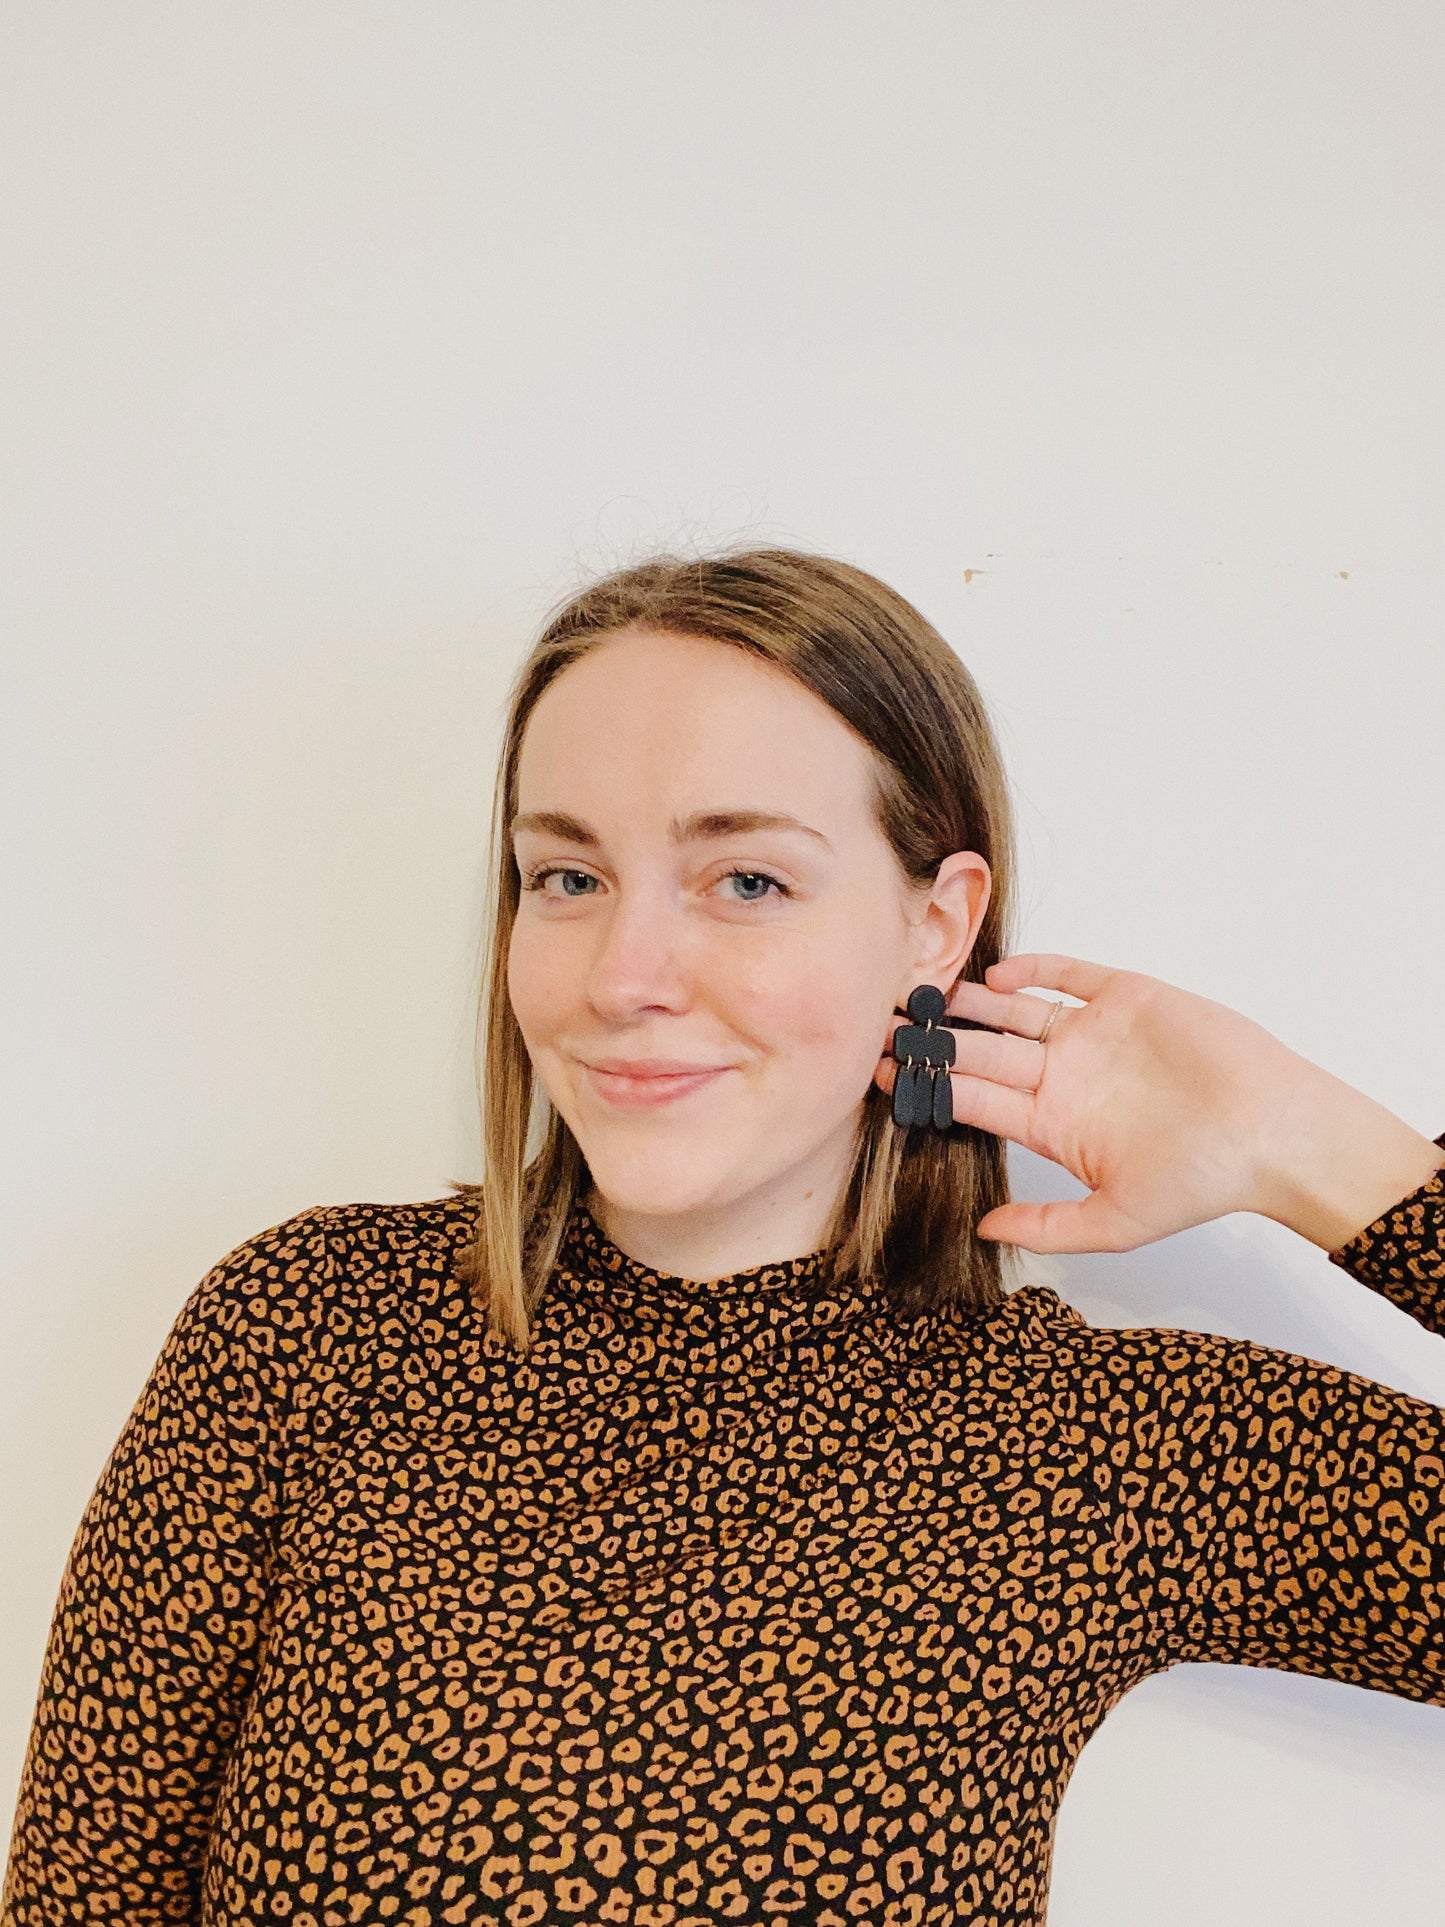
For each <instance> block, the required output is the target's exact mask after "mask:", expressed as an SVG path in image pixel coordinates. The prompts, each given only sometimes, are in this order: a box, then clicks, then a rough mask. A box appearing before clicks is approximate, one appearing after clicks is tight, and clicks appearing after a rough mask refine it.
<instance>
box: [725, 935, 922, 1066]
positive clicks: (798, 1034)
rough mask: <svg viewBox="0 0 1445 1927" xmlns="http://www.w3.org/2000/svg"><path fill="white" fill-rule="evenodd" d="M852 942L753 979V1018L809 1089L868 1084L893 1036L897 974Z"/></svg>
mask: <svg viewBox="0 0 1445 1927" xmlns="http://www.w3.org/2000/svg"><path fill="white" fill-rule="evenodd" d="M871 962H872V959H865V958H860V957H859V956H858V955H857V953H856V951H854V952H850V951H848V950H847V949H846V948H845V947H843V946H839V947H837V948H833V947H829V949H828V950H827V951H826V952H824V953H823V954H817V953H814V954H811V955H809V956H808V957H807V959H806V960H804V959H803V958H801V957H799V958H794V959H791V960H790V961H789V964H788V967H787V968H780V967H778V966H777V965H776V964H775V965H774V967H773V968H771V969H769V970H767V971H766V972H761V973H759V974H758V976H757V977H756V978H755V979H753V981H752V983H751V985H750V986H749V987H748V988H750V991H751V994H750V995H749V996H748V998H747V1002H748V1004H749V1006H750V1023H751V1026H752V1027H753V1028H754V1030H755V1033H756V1034H757V1035H759V1036H760V1037H762V1038H764V1039H765V1040H766V1042H767V1044H768V1047H769V1050H770V1052H771V1054H772V1056H773V1060H774V1062H775V1064H776V1065H777V1066H778V1067H779V1068H780V1069H781V1070H782V1071H783V1072H784V1074H785V1075H787V1076H788V1077H789V1078H790V1079H792V1080H794V1081H795V1083H796V1086H797V1088H798V1090H799V1093H800V1095H801V1094H802V1093H803V1092H804V1091H808V1092H812V1093H814V1094H815V1095H816V1096H818V1097H822V1096H823V1094H824V1093H825V1092H828V1093H836V1092H837V1091H839V1090H845V1091H848V1092H851V1093H852V1094H853V1095H854V1096H855V1097H856V1095H857V1094H858V1093H859V1092H861V1091H863V1090H866V1088H867V1086H868V1084H869V1083H870V1082H871V1080H872V1076H873V1072H874V1069H875V1068H876V1066H877V1063H878V1059H879V1056H880V1055H881V1054H882V1050H883V1046H884V1043H885V1041H886V1038H887V1024H888V1013H889V1011H890V1010H891V1009H892V979H891V977H884V976H883V975H882V974H881V973H876V980H875V973H874V972H873V971H872V970H870V969H869V968H868V965H869V964H871Z"/></svg>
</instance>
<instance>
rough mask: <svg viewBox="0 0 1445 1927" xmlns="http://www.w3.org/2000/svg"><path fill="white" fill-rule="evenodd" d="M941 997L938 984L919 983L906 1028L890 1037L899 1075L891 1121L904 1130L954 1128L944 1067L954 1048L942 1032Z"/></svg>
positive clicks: (910, 1001)
mask: <svg viewBox="0 0 1445 1927" xmlns="http://www.w3.org/2000/svg"><path fill="white" fill-rule="evenodd" d="M944 1001H945V1000H944V995H943V992H942V991H941V990H940V989H939V988H938V986H937V984H920V985H919V986H918V988H917V990H915V991H914V992H913V994H912V996H911V997H910V998H909V999H908V1015H909V1017H910V1018H911V1019H912V1022H911V1023H907V1024H900V1025H899V1026H898V1029H897V1030H896V1031H895V1032H894V1033H893V1055H894V1057H895V1058H896V1059H897V1060H898V1073H897V1076H896V1078H895V1080H894V1084H893V1122H894V1123H895V1124H901V1125H903V1126H904V1127H905V1128H907V1127H909V1126H912V1125H915V1124H923V1125H927V1124H931V1125H932V1126H933V1128H934V1129H935V1130H936V1131H946V1130H948V1129H949V1127H950V1126H951V1125H952V1123H953V1089H952V1086H951V1085H950V1084H949V1081H948V1067H949V1065H950V1064H951V1063H952V1062H953V1060H954V1055H955V1051H956V1046H955V1044H954V1041H953V1032H952V1031H951V1030H945V1029H941V1028H940V1027H939V1021H938V1020H939V1019H940V1018H941V1017H942V1015H943V1011H944Z"/></svg>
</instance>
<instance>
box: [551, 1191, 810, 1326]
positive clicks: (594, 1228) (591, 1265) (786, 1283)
mask: <svg viewBox="0 0 1445 1927" xmlns="http://www.w3.org/2000/svg"><path fill="white" fill-rule="evenodd" d="M558 1260H559V1263H561V1264H564V1265H567V1266H568V1267H569V1269H572V1270H575V1271H577V1272H580V1273H581V1274H582V1275H583V1276H585V1277H588V1278H592V1279H597V1280H599V1281H605V1282H608V1283H611V1284H620V1285H628V1286H631V1287H632V1288H633V1289H634V1290H636V1291H638V1292H640V1293H642V1294H644V1295H646V1296H649V1297H660V1298H670V1299H678V1300H687V1301H688V1302H690V1303H701V1304H710V1303H711V1304H718V1305H727V1304H737V1303H739V1302H741V1301H752V1300H756V1299H759V1298H775V1297H780V1296H781V1297H784V1298H793V1299H797V1298H799V1297H800V1296H801V1297H810V1296H812V1295H813V1294H814V1293H815V1292H816V1291H817V1290H818V1289H819V1288H820V1287H823V1286H826V1285H827V1284H828V1282H829V1281H830V1279H831V1276H832V1269H833V1267H832V1263H831V1258H830V1254H829V1253H828V1252H827V1251H826V1250H819V1251H811V1252H808V1253H807V1254H806V1255H805V1256H804V1257H801V1258H787V1259H783V1260H781V1261H779V1262H777V1263H774V1264H767V1265H755V1266H753V1267H751V1268H750V1269H749V1270H746V1271H732V1272H728V1273H727V1274H726V1275H725V1276H723V1277H721V1278H684V1277H681V1276H679V1275H678V1274H677V1273H675V1272H669V1271H656V1270H654V1269H653V1268H652V1267H651V1266H650V1265H644V1264H643V1263H641V1262H640V1260H638V1259H636V1258H629V1257H628V1255H627V1253H626V1252H625V1251H623V1250H622V1249H621V1248H620V1247H619V1246H618V1245H615V1244H614V1243H613V1242H612V1240H611V1239H610V1238H609V1237H608V1236H607V1233H606V1232H605V1231H604V1230H603V1229H602V1226H601V1225H600V1224H599V1223H598V1221H597V1219H596V1218H595V1217H594V1216H593V1214H592V1212H591V1211H590V1210H589V1209H588V1207H587V1205H586V1204H585V1203H584V1202H583V1201H582V1200H581V1199H580V1198H579V1199H577V1200H576V1201H575V1202H574V1204H573V1206H572V1210H571V1214H570V1216H569V1217H568V1220H567V1228H566V1231H565V1232H564V1234H563V1238H562V1246H561V1249H560V1251H559V1253H558Z"/></svg>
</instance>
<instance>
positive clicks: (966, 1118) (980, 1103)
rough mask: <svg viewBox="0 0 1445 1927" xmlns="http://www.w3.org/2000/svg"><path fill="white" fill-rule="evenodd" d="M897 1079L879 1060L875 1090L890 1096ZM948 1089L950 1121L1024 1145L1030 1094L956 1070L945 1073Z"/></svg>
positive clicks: (886, 1060)
mask: <svg viewBox="0 0 1445 1927" xmlns="http://www.w3.org/2000/svg"><path fill="white" fill-rule="evenodd" d="M897 1078H898V1066H897V1064H896V1063H895V1062H894V1060H893V1059H892V1058H891V1057H881V1058H879V1060H878V1068H877V1069H876V1070H875V1071H874V1073H873V1081H874V1083H875V1084H876V1085H877V1086H878V1088H879V1090H881V1091H886V1092H887V1093H888V1095H889V1096H890V1097H891V1096H892V1095H893V1086H894V1084H895V1082H896V1081H897ZM948 1087H949V1090H950V1092H951V1094H952V1097H953V1121H954V1123H955V1124H972V1125H973V1126H974V1128H975V1129H976V1130H980V1131H987V1132H989V1133H990V1135H991V1136H993V1137H1010V1138H1012V1139H1013V1140H1014V1142H1015V1143H1016V1144H1027V1143H1028V1137H1027V1135H1026V1133H1027V1131H1028V1119H1029V1106H1030V1104H1031V1103H1032V1102H1033V1093H1032V1091H1024V1090H1011V1089H1010V1088H1009V1087H1008V1086H1007V1085H1004V1084H995V1083H993V1082H992V1081H991V1080H990V1079H988V1078H986V1077H970V1076H968V1075H966V1074H965V1075H963V1076H960V1075H959V1074H958V1072H956V1071H950V1072H949V1074H948Z"/></svg>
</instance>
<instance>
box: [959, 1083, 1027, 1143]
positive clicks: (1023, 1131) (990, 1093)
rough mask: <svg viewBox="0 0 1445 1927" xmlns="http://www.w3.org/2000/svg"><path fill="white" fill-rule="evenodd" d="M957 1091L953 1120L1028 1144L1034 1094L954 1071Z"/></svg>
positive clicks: (1015, 1141) (995, 1135)
mask: <svg viewBox="0 0 1445 1927" xmlns="http://www.w3.org/2000/svg"><path fill="white" fill-rule="evenodd" d="M948 1083H949V1088H950V1089H951V1091H952V1092H953V1121H954V1123H955V1124H971V1125H973V1127H974V1128H975V1130H979V1131H987V1132H989V1133H990V1135H991V1136H993V1137H1009V1138H1012V1139H1013V1141H1014V1143H1015V1144H1027V1143H1028V1130H1029V1117H1030V1113H1031V1111H1032V1108H1033V1101H1034V1100H1033V1093H1032V1092H1031V1091H1016V1090H1011V1089H1009V1087H1008V1086H1007V1085H1005V1084H994V1083H992V1082H991V1081H990V1080H989V1079H988V1078H986V1077H970V1076H969V1075H968V1074H967V1073H966V1072H965V1073H964V1074H962V1075H960V1074H959V1073H958V1072H956V1071H951V1072H950V1073H949V1078H948Z"/></svg>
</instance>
